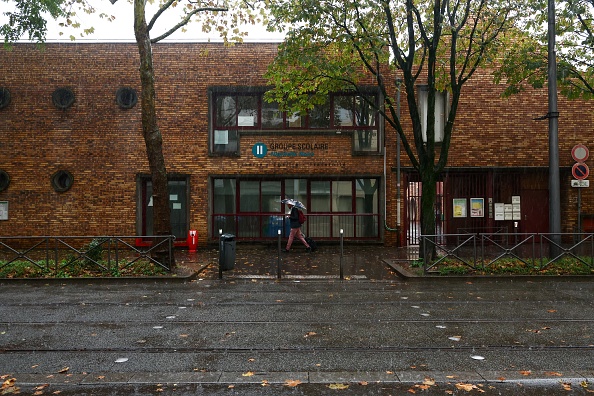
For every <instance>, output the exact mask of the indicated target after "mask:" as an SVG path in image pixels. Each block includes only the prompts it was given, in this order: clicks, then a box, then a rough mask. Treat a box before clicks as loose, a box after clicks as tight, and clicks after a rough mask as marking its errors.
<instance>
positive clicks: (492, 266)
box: [435, 257, 594, 276]
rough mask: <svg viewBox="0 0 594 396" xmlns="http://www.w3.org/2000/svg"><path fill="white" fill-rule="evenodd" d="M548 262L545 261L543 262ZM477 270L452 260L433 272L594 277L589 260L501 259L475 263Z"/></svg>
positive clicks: (441, 273)
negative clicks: (543, 263)
mask: <svg viewBox="0 0 594 396" xmlns="http://www.w3.org/2000/svg"><path fill="white" fill-rule="evenodd" d="M546 261H548V260H546V259H545V261H544V262H546ZM476 267H477V269H473V268H471V267H470V266H468V265H465V264H464V263H462V262H460V261H459V260H454V259H445V260H443V261H442V262H441V263H440V264H439V265H438V266H437V268H435V270H436V271H437V272H438V273H439V274H440V275H557V276H558V275H594V263H593V262H592V259H591V258H588V257H586V258H581V260H577V259H575V258H573V257H565V258H562V259H559V260H556V261H554V262H552V263H549V264H548V265H545V266H541V263H540V261H539V262H535V263H530V262H524V261H521V260H517V259H515V258H501V259H499V260H497V261H496V262H494V263H477V266H476Z"/></svg>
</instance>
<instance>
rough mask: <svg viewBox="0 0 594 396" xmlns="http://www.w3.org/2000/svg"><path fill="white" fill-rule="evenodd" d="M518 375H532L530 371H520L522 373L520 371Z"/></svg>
mask: <svg viewBox="0 0 594 396" xmlns="http://www.w3.org/2000/svg"><path fill="white" fill-rule="evenodd" d="M520 374H522V375H530V374H532V371H530V370H522V371H520Z"/></svg>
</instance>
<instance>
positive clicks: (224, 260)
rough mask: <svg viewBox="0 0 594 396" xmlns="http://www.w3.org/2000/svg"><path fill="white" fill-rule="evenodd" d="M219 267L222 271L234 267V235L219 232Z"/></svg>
mask: <svg viewBox="0 0 594 396" xmlns="http://www.w3.org/2000/svg"><path fill="white" fill-rule="evenodd" d="M219 267H220V268H221V270H223V271H228V270H232V269H233V268H235V235H233V234H221V236H220V241H219Z"/></svg>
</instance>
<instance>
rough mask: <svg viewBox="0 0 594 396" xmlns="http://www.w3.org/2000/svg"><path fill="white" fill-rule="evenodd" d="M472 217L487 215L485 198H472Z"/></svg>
mask: <svg viewBox="0 0 594 396" xmlns="http://www.w3.org/2000/svg"><path fill="white" fill-rule="evenodd" d="M470 217H485V200H484V199H483V198H470Z"/></svg>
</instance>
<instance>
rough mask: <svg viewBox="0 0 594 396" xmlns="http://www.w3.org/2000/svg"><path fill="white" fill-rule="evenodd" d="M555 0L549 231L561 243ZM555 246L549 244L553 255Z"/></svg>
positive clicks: (551, 9) (551, 13) (551, 4)
mask: <svg viewBox="0 0 594 396" xmlns="http://www.w3.org/2000/svg"><path fill="white" fill-rule="evenodd" d="M555 41H556V32H555V0H548V64H549V68H548V88H549V92H548V94H549V113H548V119H549V232H550V233H551V234H553V235H551V237H552V240H553V241H554V243H556V244H557V245H560V244H561V235H560V234H561V198H560V195H561V194H560V185H559V183H560V181H559V112H558V111H557V58H556V53H555ZM557 250H558V249H557V248H556V246H554V245H552V246H551V252H550V254H551V257H555V256H556V254H554V253H555V251H557Z"/></svg>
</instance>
